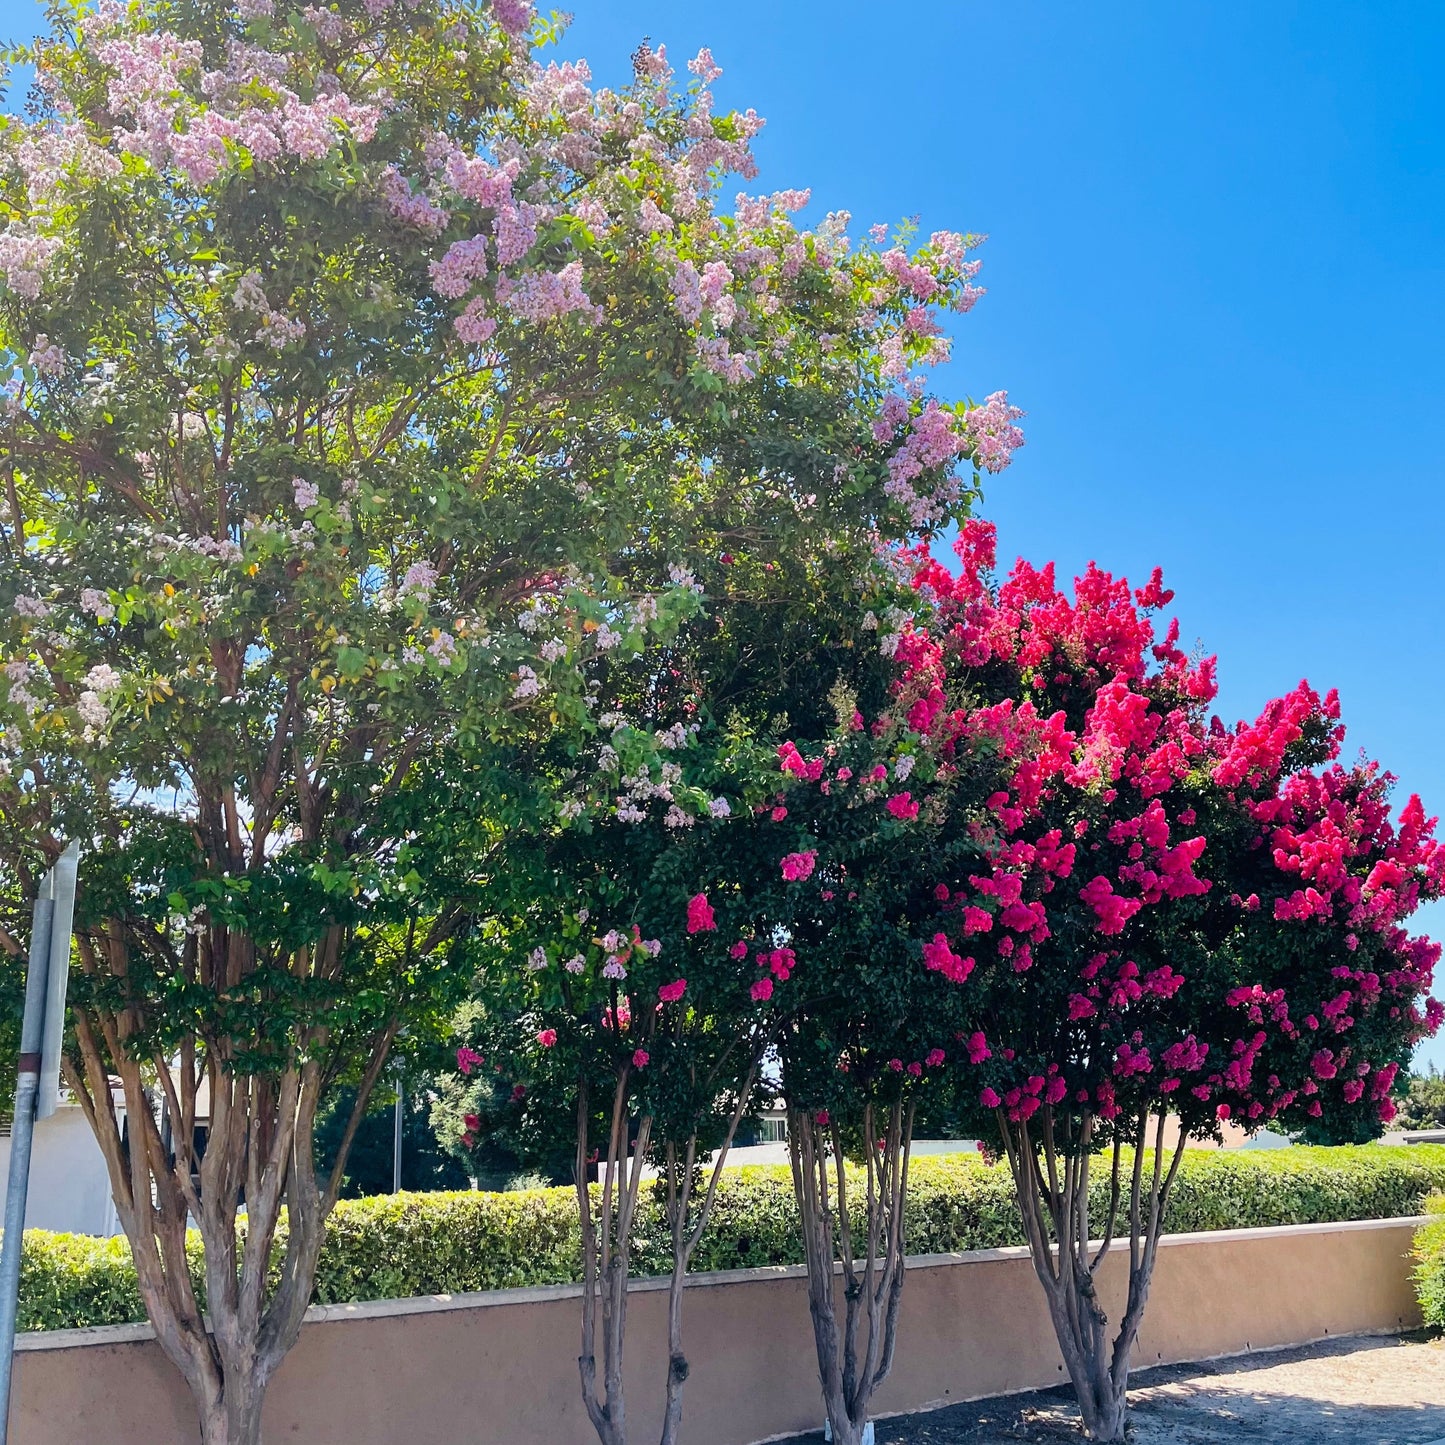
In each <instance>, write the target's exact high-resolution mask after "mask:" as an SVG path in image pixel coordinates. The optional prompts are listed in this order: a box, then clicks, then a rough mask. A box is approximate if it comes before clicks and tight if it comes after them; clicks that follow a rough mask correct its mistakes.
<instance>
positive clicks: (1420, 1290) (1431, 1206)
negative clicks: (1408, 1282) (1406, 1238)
mask: <svg viewBox="0 0 1445 1445" xmlns="http://www.w3.org/2000/svg"><path fill="white" fill-rule="evenodd" d="M1425 1212H1426V1213H1427V1214H1428V1215H1429V1216H1430V1219H1429V1222H1428V1223H1426V1224H1422V1225H1421V1226H1420V1228H1419V1229H1418V1230H1417V1231H1416V1234H1415V1271H1414V1273H1415V1293H1416V1294H1417V1295H1419V1297H1420V1313H1421V1314H1422V1315H1424V1317H1425V1323H1426V1324H1427V1325H1433V1326H1434V1327H1435V1328H1436V1329H1437V1330H1439V1329H1445V1194H1433V1195H1431V1196H1430V1198H1429V1199H1427V1200H1426V1201H1425Z"/></svg>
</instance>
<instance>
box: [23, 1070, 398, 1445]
mask: <svg viewBox="0 0 1445 1445" xmlns="http://www.w3.org/2000/svg"><path fill="white" fill-rule="evenodd" d="M405 1099H406V1095H405V1093H404V1092H403V1090H402V1087H401V1075H400V1074H397V1076H396V1121H395V1123H394V1124H393V1125H392V1130H391V1192H392V1193H393V1194H400V1193H401V1111H402V1108H403V1105H404V1103H405ZM0 1445H5V1442H4V1440H3V1439H0Z"/></svg>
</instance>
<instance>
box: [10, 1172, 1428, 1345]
mask: <svg viewBox="0 0 1445 1445" xmlns="http://www.w3.org/2000/svg"><path fill="white" fill-rule="evenodd" d="M1094 1182H1095V1186H1096V1188H1097V1190H1098V1193H1097V1194H1096V1196H1095V1199H1094V1208H1095V1210H1096V1211H1097V1212H1098V1213H1097V1214H1096V1218H1097V1217H1100V1216H1101V1214H1102V1210H1103V1208H1104V1206H1105V1202H1106V1200H1105V1191H1104V1186H1103V1181H1102V1180H1100V1179H1098V1178H1097V1177H1096V1179H1095V1181H1094ZM1442 1189H1445V1146H1438V1145H1437V1146H1427V1145H1416V1146H1413V1147H1410V1148H1391V1147H1383V1146H1366V1147H1363V1148H1341V1149H1307V1148H1298V1147H1296V1148H1290V1149H1280V1150H1271V1151H1263V1150H1261V1151H1250V1152H1248V1153H1238V1152H1219V1151H1212V1150H1202V1149H1201V1150H1191V1151H1190V1152H1189V1154H1188V1155H1187V1156H1186V1159H1185V1163H1184V1165H1183V1166H1182V1167H1181V1169H1180V1172H1179V1177H1178V1180H1177V1181H1176V1184H1175V1191H1174V1196H1173V1199H1172V1201H1171V1203H1170V1208H1169V1212H1168V1218H1167V1227H1168V1229H1169V1230H1170V1231H1171V1232H1174V1233H1187V1232H1192V1231H1197V1230H1213V1229H1243V1228H1250V1227H1259V1226H1264V1225H1276V1224H1311V1223H1326V1222H1330V1221H1335V1220H1346V1219H1387V1218H1391V1217H1397V1216H1400V1215H1412V1214H1417V1213H1419V1212H1420V1208H1421V1202H1422V1200H1423V1199H1424V1198H1425V1196H1426V1195H1428V1194H1429V1193H1431V1191H1435V1190H1442ZM575 1209H576V1198H575V1195H574V1193H573V1191H572V1190H570V1189H539V1190H530V1191H519V1192H516V1193H509V1194H485V1193H480V1192H469V1193H460V1194H402V1195H382V1196H379V1197H377V1198H373V1199H358V1200H343V1201H342V1202H341V1203H340V1204H338V1205H337V1207H336V1211H335V1213H334V1214H333V1216H332V1218H331V1221H330V1223H329V1225H328V1229H327V1239H326V1244H325V1247H324V1249H323V1251H322V1255H321V1261H320V1268H319V1271H318V1276H317V1285H316V1299H317V1301H318V1302H320V1303H326V1304H334V1303H343V1302H350V1301H354V1300H369V1299H396V1298H404V1297H407V1296H412V1295H426V1294H453V1293H460V1292H463V1291H469V1290H488V1289H509V1288H516V1287H520V1286H526V1285H538V1284H556V1283H564V1282H566V1281H569V1280H574V1279H576V1278H577V1275H578V1271H579V1267H580V1266H579V1249H578V1239H577V1228H576V1223H575V1215H574V1211H575ZM1438 1228H1439V1231H1440V1237H1441V1240H1442V1244H1441V1251H1442V1257H1445V1220H1442V1223H1441V1224H1440V1225H1439V1226H1438ZM1022 1242H1023V1238H1022V1235H1021V1233H1020V1229H1019V1224H1018V1218H1017V1212H1016V1210H1015V1207H1014V1203H1013V1197H1012V1191H1011V1185H1010V1182H1009V1178H1008V1171H1007V1169H1006V1168H1004V1167H1003V1166H998V1167H995V1168H989V1167H987V1166H985V1165H984V1164H983V1163H981V1162H980V1161H979V1160H978V1158H977V1157H976V1156H968V1155H951V1156H944V1157H937V1156H934V1157H925V1158H919V1159H916V1160H915V1161H914V1163H913V1168H912V1175H911V1179H910V1189H909V1198H908V1247H909V1251H910V1253H914V1254H941V1253H948V1252H952V1251H957V1250H967V1249H987V1248H996V1247H999V1246H1002V1245H1010V1244H1021V1243H1022ZM191 1252H192V1274H193V1275H194V1276H195V1277H196V1280H197V1286H198V1288H199V1286H200V1277H199V1255H200V1249H199V1241H198V1240H196V1239H194V1237H193V1240H192V1249H191ZM801 1259H802V1253H801V1243H800V1240H799V1234H798V1218H797V1211H796V1209H795V1207H794V1204H793V1191H792V1181H791V1178H790V1176H789V1173H788V1171H787V1169H785V1168H746V1169H737V1170H730V1171H728V1173H727V1174H726V1175H725V1176H724V1182H723V1184H722V1186H721V1187H720V1188H719V1190H718V1196H717V1202H716V1207H715V1211H714V1215H713V1219H712V1222H711V1225H710V1226H709V1229H708V1231H707V1233H706V1234H705V1236H704V1237H703V1240H702V1242H701V1243H700V1245H699V1247H698V1252H697V1256H696V1258H695V1262H694V1268H695V1269H697V1270H717V1269H739V1268H746V1267H749V1266H754V1265H776V1264H795V1263H799V1262H801ZM635 1268H636V1272H637V1273H638V1274H639V1275H641V1274H649V1273H651V1274H660V1273H665V1272H666V1268H667V1239H666V1232H665V1229H664V1226H663V1219H662V1212H661V1209H660V1207H659V1205H658V1202H657V1201H656V1200H649V1201H648V1202H647V1206H646V1208H645V1209H644V1210H643V1211H642V1212H641V1219H640V1221H639V1226H638V1238H637V1244H636V1250H635ZM1441 1298H1442V1301H1445V1283H1442V1286H1441ZM143 1318H144V1311H143V1309H142V1308H141V1303H140V1296H139V1294H138V1292H137V1288H136V1279H135V1270H134V1268H133V1267H132V1265H131V1260H130V1251H129V1249H128V1247H127V1245H126V1243H125V1241H124V1240H120V1239H117V1240H100V1239H92V1238H88V1237H84V1236H76V1235H59V1234H47V1233H44V1232H43V1231H40V1230H31V1231H27V1233H26V1237H25V1255H24V1264H23V1269H22V1279H21V1304H20V1328H21V1329H26V1330H42V1329H65V1328H73V1327H77V1326H83V1325H97V1324H111V1323H121V1322H124V1321H128V1320H139V1319H143Z"/></svg>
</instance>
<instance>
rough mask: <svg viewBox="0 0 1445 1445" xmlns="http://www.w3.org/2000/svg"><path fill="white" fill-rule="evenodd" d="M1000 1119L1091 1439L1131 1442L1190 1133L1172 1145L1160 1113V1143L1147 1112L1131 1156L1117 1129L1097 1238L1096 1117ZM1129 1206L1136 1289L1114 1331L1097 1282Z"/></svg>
mask: <svg viewBox="0 0 1445 1445" xmlns="http://www.w3.org/2000/svg"><path fill="white" fill-rule="evenodd" d="M998 1123H999V1130H1000V1133H1001V1134H1002V1136H1003V1140H1004V1145H1005V1148H1006V1149H1007V1152H1008V1161H1009V1169H1010V1172H1011V1173H1012V1175H1013V1181H1014V1193H1015V1196H1016V1198H1017V1200H1018V1204H1019V1210H1020V1213H1021V1214H1022V1216H1023V1225H1024V1235H1025V1237H1026V1239H1027V1240H1028V1245H1029V1254H1030V1257H1031V1258H1032V1260H1033V1265H1034V1273H1035V1274H1037V1276H1038V1278H1039V1283H1040V1284H1042V1286H1043V1289H1044V1297H1045V1299H1046V1301H1047V1303H1048V1309H1049V1318H1050V1320H1051V1321H1052V1323H1053V1327H1054V1334H1055V1335H1056V1336H1057V1338H1058V1342H1059V1350H1060V1352H1061V1353H1062V1355H1063V1358H1064V1366H1065V1368H1066V1369H1067V1370H1068V1372H1069V1379H1070V1381H1071V1382H1072V1384H1073V1386H1074V1392H1075V1395H1076V1396H1077V1398H1078V1404H1079V1414H1080V1417H1081V1418H1082V1420H1083V1425H1084V1431H1085V1434H1086V1435H1087V1436H1088V1437H1089V1439H1091V1440H1099V1441H1107V1442H1115V1441H1122V1440H1123V1439H1124V1438H1125V1435H1124V1427H1125V1423H1126V1420H1127V1416H1128V1391H1129V1366H1130V1360H1131V1358H1132V1355H1133V1350H1134V1343H1135V1341H1136V1340H1137V1339H1138V1336H1139V1327H1140V1325H1141V1324H1142V1322H1143V1318H1144V1308H1145V1306H1146V1304H1147V1303H1148V1299H1149V1286H1150V1284H1151V1282H1152V1281H1153V1278H1154V1263H1155V1258H1156V1255H1157V1254H1158V1249H1159V1239H1160V1236H1161V1234H1162V1233H1163V1228H1164V1210H1165V1208H1166V1207H1167V1205H1168V1202H1169V1194H1170V1191H1171V1190H1172V1188H1173V1185H1174V1179H1175V1175H1176V1174H1177V1173H1178V1169H1179V1163H1180V1160H1181V1159H1182V1158H1183V1154H1184V1145H1185V1139H1184V1137H1183V1135H1182V1134H1181V1136H1180V1138H1179V1140H1178V1142H1177V1143H1176V1144H1175V1145H1173V1146H1172V1147H1169V1148H1166V1146H1165V1143H1164V1127H1165V1116H1163V1115H1160V1116H1159V1117H1158V1118H1157V1120H1156V1121H1155V1124H1154V1130H1153V1140H1152V1142H1151V1141H1150V1138H1149V1132H1150V1130H1149V1125H1150V1120H1149V1118H1148V1116H1145V1117H1143V1118H1141V1119H1139V1120H1138V1122H1137V1125H1136V1127H1135V1129H1134V1137H1133V1145H1134V1147H1133V1151H1132V1156H1133V1157H1132V1159H1127V1158H1126V1157H1125V1156H1124V1154H1123V1150H1122V1147H1121V1145H1122V1138H1121V1135H1120V1132H1119V1131H1118V1130H1117V1128H1116V1130H1115V1133H1114V1144H1113V1149H1112V1154H1111V1162H1110V1170H1109V1204H1108V1208H1107V1210H1106V1217H1105V1220H1104V1229H1103V1235H1102V1238H1101V1239H1099V1240H1098V1241H1094V1240H1093V1239H1092V1238H1091V1234H1092V1231H1091V1229H1090V1218H1089V1176H1090V1163H1091V1159H1092V1151H1093V1138H1094V1131H1095V1126H1096V1121H1095V1119H1094V1117H1093V1116H1092V1115H1090V1114H1085V1115H1083V1116H1082V1117H1076V1116H1072V1115H1069V1114H1066V1113H1065V1114H1060V1115H1058V1116H1057V1117H1056V1115H1055V1111H1054V1110H1053V1109H1052V1108H1050V1107H1048V1106H1045V1107H1044V1108H1043V1109H1042V1110H1040V1111H1039V1113H1038V1115H1037V1116H1036V1122H1035V1124H1034V1126H1033V1127H1032V1128H1031V1127H1030V1123H1029V1121H1028V1120H1022V1121H1018V1120H1010V1119H1009V1118H1008V1117H1007V1115H1006V1113H1004V1112H1003V1111H1002V1110H1001V1111H1000V1112H999V1115H998ZM1121 1213H1122V1214H1123V1216H1124V1219H1125V1221H1126V1222H1127V1226H1128V1238H1129V1289H1128V1295H1127V1297H1126V1300H1125V1305H1124V1313H1123V1316H1122V1317H1121V1319H1120V1321H1119V1325H1118V1328H1117V1329H1116V1330H1114V1331H1113V1332H1112V1333H1111V1331H1110V1327H1109V1318H1108V1315H1107V1313H1106V1312H1105V1310H1104V1307H1103V1305H1102V1303H1101V1302H1100V1299H1099V1295H1098V1291H1097V1289H1096V1287H1095V1281H1096V1279H1097V1276H1098V1273H1099V1268H1100V1266H1101V1265H1102V1264H1103V1262H1104V1260H1105V1259H1106V1258H1107V1257H1108V1255H1109V1252H1110V1250H1111V1249H1112V1247H1113V1245H1114V1243H1115V1238H1116V1234H1117V1231H1118V1227H1119V1223H1120V1216H1121Z"/></svg>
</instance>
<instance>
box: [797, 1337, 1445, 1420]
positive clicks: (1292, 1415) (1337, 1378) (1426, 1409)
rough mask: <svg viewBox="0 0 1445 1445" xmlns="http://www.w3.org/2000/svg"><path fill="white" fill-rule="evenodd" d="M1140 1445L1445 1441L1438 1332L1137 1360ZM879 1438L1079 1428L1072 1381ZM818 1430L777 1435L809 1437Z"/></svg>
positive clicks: (942, 1414)
mask: <svg viewBox="0 0 1445 1445" xmlns="http://www.w3.org/2000/svg"><path fill="white" fill-rule="evenodd" d="M1137 1381H1138V1383H1137V1386H1136V1388H1134V1389H1132V1390H1130V1392H1129V1399H1130V1427H1129V1428H1130V1439H1131V1440H1132V1441H1133V1442H1135V1445H1236V1442H1237V1445H1244V1442H1251V1445H1265V1442H1268V1445H1316V1442H1329V1445H1445V1341H1442V1340H1433V1339H1430V1338H1428V1337H1426V1336H1423V1335H1413V1336H1403V1337H1400V1338H1390V1339H1346V1340H1329V1341H1326V1342H1325V1343H1323V1344H1319V1345H1308V1346H1305V1347H1304V1348H1301V1349H1295V1350H1279V1351H1272V1352H1270V1353H1267V1354H1258V1355H1248V1356H1244V1357H1241V1358H1238V1359H1229V1360H1217V1361H1215V1362H1213V1363H1212V1364H1202V1365H1165V1366H1158V1367H1156V1368H1154V1369H1151V1370H1147V1371H1140V1372H1139V1374H1138V1376H1137ZM876 1431H877V1445H1005V1442H1009V1441H1027V1442H1035V1445H1058V1442H1078V1441H1081V1440H1082V1439H1083V1436H1082V1432H1081V1431H1080V1428H1079V1419H1078V1414H1077V1412H1076V1411H1075V1410H1074V1408H1073V1399H1072V1394H1071V1392H1070V1391H1068V1390H1063V1389H1055V1390H1040V1391H1038V1392H1036V1393H1033V1394H1028V1395H1011V1396H1007V1397H1005V1398H1002V1399H995V1400H981V1401H978V1402H976V1403H973V1404H966V1405H949V1406H946V1407H944V1408H943V1409H941V1410H930V1411H926V1412H923V1413H920V1414H914V1415H900V1416H896V1417H895V1418H893V1419H890V1420H880V1421H878V1423H877V1426H876ZM822 1438H823V1437H822V1435H821V1433H814V1434H810V1435H799V1436H796V1437H794V1438H793V1439H792V1440H790V1441H786V1442H781V1445H814V1442H816V1441H820V1440H821V1439H822Z"/></svg>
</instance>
